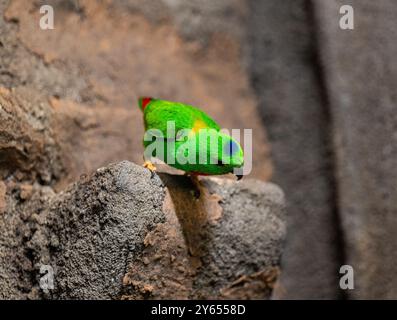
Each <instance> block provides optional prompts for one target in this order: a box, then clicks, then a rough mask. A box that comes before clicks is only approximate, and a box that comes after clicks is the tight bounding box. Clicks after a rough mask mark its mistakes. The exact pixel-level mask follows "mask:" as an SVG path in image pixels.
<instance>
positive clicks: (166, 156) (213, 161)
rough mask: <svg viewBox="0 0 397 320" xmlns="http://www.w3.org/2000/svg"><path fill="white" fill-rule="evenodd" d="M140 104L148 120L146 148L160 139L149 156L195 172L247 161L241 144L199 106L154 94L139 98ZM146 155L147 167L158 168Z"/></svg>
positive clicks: (214, 170)
mask: <svg viewBox="0 0 397 320" xmlns="http://www.w3.org/2000/svg"><path fill="white" fill-rule="evenodd" d="M138 105H139V107H140V109H141V110H142V112H143V118H144V124H145V136H144V141H143V144H144V147H145V152H146V150H149V149H148V148H149V147H150V146H151V145H152V144H153V143H154V142H155V141H157V142H161V144H159V146H160V147H157V149H155V150H154V152H152V153H151V154H150V155H149V157H152V156H153V157H156V158H158V159H160V160H162V161H163V162H165V163H166V164H167V165H169V166H171V167H174V168H176V169H180V170H183V171H185V172H186V173H187V174H189V175H192V176H197V175H221V174H227V173H231V172H233V171H234V169H235V168H241V167H242V166H243V165H244V153H243V149H242V148H241V146H240V144H239V143H238V142H237V141H236V140H235V139H233V138H232V137H231V136H229V135H227V134H225V133H223V132H221V131H220V127H219V125H218V124H217V123H216V122H215V121H214V120H213V119H212V118H211V117H209V116H208V115H207V114H206V113H204V112H203V111H201V110H200V109H198V108H196V107H193V106H190V105H187V104H184V103H179V102H171V101H165V100H160V99H154V98H151V97H141V98H139V99H138ZM152 146H153V145H152ZM144 158H145V163H144V167H146V168H148V169H150V170H151V171H155V170H156V168H155V166H154V165H153V163H152V162H150V161H146V158H147V155H145V156H144ZM236 175H237V174H236ZM237 178H238V179H239V180H240V179H241V178H242V175H237Z"/></svg>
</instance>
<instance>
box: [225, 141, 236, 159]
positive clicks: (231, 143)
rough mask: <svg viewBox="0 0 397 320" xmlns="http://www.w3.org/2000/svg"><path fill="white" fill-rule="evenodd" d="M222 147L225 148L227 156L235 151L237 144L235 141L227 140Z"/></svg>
mask: <svg viewBox="0 0 397 320" xmlns="http://www.w3.org/2000/svg"><path fill="white" fill-rule="evenodd" d="M224 148H225V153H226V154H227V155H229V156H232V155H234V154H235V153H236V152H237V150H238V149H239V146H238V145H237V143H236V142H235V141H233V140H229V141H228V142H226V143H225V146H224Z"/></svg>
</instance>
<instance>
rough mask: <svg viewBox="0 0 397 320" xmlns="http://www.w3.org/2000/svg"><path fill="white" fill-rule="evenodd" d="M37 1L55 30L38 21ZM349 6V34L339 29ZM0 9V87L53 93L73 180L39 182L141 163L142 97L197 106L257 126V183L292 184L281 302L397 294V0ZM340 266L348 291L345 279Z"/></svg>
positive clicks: (16, 5)
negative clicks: (351, 282)
mask: <svg viewBox="0 0 397 320" xmlns="http://www.w3.org/2000/svg"><path fill="white" fill-rule="evenodd" d="M43 4H50V5H52V6H53V7H54V10H55V29H54V30H47V31H43V30H40V29H39V28H38V21H39V19H40V14H39V7H40V6H41V5H43ZM343 4H350V5H352V6H353V8H354V10H355V11H354V13H355V15H354V18H355V29H354V30H341V29H340V28H339V19H340V17H341V15H340V13H339V8H340V6H341V5H343ZM0 12H1V13H2V14H1V17H0V61H1V63H0V85H1V86H3V87H5V88H9V89H12V90H13V91H14V93H15V94H16V95H21V97H22V96H24V97H26V96H27V97H28V99H29V100H31V101H36V100H35V99H37V100H38V101H40V99H45V100H47V101H48V102H49V104H50V105H51V106H52V110H53V115H51V117H54V118H55V121H54V124H53V126H52V127H53V130H54V132H55V134H56V135H57V136H58V137H59V139H60V140H61V141H62V149H63V151H62V154H63V155H64V156H63V157H62V168H61V169H59V170H62V171H63V172H64V173H67V175H64V174H62V175H61V174H59V175H57V174H56V173H55V174H52V175H48V176H45V175H44V176H43V177H41V179H42V180H43V183H48V184H51V185H55V186H59V188H62V187H63V186H64V185H66V184H67V183H69V182H70V181H73V180H75V179H76V178H77V177H79V176H80V175H81V174H82V173H85V172H88V171H92V170H94V169H96V168H98V167H100V166H103V165H106V164H108V163H109V162H114V161H119V160H121V159H128V160H132V161H134V162H137V163H140V162H141V161H142V145H141V137H142V133H143V127H142V120H141V114H140V111H139V110H138V108H137V106H136V99H137V97H138V96H140V95H151V96H156V97H161V98H164V99H170V100H176V101H183V102H186V103H191V104H193V105H198V106H201V107H202V108H203V109H204V110H205V111H207V112H208V113H209V114H211V115H213V116H214V118H215V119H217V120H218V121H220V122H221V124H222V125H223V126H224V127H226V128H252V129H253V132H254V137H253V139H254V140H253V144H254V154H253V157H254V166H253V172H252V175H251V177H256V178H259V179H262V180H272V181H275V182H276V183H278V184H279V185H281V187H282V188H283V189H284V191H285V193H286V197H287V200H288V232H287V241H286V244H285V252H284V255H283V269H282V274H281V280H280V281H279V284H278V286H277V288H276V290H275V292H274V297H275V298H280V299H285V298H325V299H341V298H397V280H396V276H397V268H396V267H395V264H396V263H397V253H396V252H397V250H396V249H397V240H396V236H395V233H396V232H397V221H396V220H397V215H396V214H397V201H396V199H397V197H396V196H397V194H396V193H397V183H396V182H397V179H396V178H397V177H396V175H397V174H396V172H397V170H396V168H397V163H396V162H397V144H396V140H397V115H396V93H395V88H396V84H397V70H396V69H397V65H396V63H395V59H396V58H395V57H396V56H397V46H396V44H395V43H396V41H395V40H396V33H397V28H396V27H397V22H396V20H395V16H396V14H397V3H396V2H395V1H393V0H378V1H371V0H355V1H352V0H344V1H341V0H284V1H276V0H263V1H254V0H230V1H226V0H216V1H213V0H195V1H194V0H190V1H187V0H152V1H144V0H113V1H112V0H103V1H99V0H98V1H96V0H85V1H83V0H81V1H73V0H48V1H27V0H0ZM34 116H35V117H39V118H40V117H41V118H43V117H44V118H45V117H47V116H48V115H46V114H37V113H36V114H35V115H34ZM71 150H73V152H71ZM10 170H11V168H10ZM64 176H66V178H60V177H64ZM343 264H349V265H351V266H352V267H353V268H354V271H355V289H354V290H350V291H342V290H340V288H339V278H340V276H341V275H340V274H339V268H340V266H341V265H343Z"/></svg>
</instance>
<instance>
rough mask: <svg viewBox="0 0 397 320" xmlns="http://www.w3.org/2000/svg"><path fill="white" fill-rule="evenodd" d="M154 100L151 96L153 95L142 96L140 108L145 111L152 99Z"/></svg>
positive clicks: (139, 102) (139, 100)
mask: <svg viewBox="0 0 397 320" xmlns="http://www.w3.org/2000/svg"><path fill="white" fill-rule="evenodd" d="M153 100H154V99H153V98H151V97H140V98H139V99H138V105H139V108H140V109H141V110H142V111H144V110H145V108H146V107H147V105H148V104H149V103H150V102H151V101H153Z"/></svg>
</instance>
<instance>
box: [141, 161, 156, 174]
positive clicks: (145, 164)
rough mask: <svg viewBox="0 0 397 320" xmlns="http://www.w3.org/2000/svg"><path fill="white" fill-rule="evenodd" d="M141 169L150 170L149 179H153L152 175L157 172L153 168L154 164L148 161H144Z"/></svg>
mask: <svg viewBox="0 0 397 320" xmlns="http://www.w3.org/2000/svg"><path fill="white" fill-rule="evenodd" d="M143 167H144V168H146V169H149V170H150V172H151V174H152V175H151V178H153V177H154V174H155V172H156V170H157V168H156V167H155V166H154V164H153V163H152V162H150V161H145V162H144V164H143Z"/></svg>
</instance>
